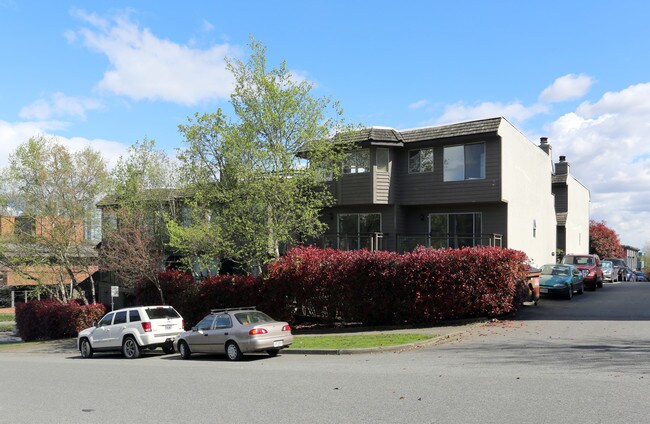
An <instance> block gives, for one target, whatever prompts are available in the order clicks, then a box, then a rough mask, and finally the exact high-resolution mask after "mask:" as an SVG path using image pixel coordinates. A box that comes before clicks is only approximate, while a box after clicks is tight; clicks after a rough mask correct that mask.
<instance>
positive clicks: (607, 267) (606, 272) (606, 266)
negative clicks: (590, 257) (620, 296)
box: [600, 261, 618, 283]
mask: <svg viewBox="0 0 650 424" xmlns="http://www.w3.org/2000/svg"><path fill="white" fill-rule="evenodd" d="M600 265H601V267H602V268H603V281H609V282H610V283H613V282H614V281H616V280H617V279H618V273H617V271H615V270H614V264H612V262H611V261H602V262H601V263H600Z"/></svg>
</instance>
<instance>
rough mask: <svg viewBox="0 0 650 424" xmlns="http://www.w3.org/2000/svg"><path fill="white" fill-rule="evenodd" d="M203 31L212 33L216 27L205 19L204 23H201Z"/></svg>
mask: <svg viewBox="0 0 650 424" xmlns="http://www.w3.org/2000/svg"><path fill="white" fill-rule="evenodd" d="M201 29H202V30H203V31H205V32H210V31H212V30H214V25H212V24H211V23H210V21H207V20H205V19H204V20H203V22H201Z"/></svg>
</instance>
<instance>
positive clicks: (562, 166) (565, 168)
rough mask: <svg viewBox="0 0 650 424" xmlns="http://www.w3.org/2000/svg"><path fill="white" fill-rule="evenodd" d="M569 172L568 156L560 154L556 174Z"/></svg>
mask: <svg viewBox="0 0 650 424" xmlns="http://www.w3.org/2000/svg"><path fill="white" fill-rule="evenodd" d="M568 173H569V162H567V161H566V156H560V161H559V162H558V163H556V164H555V175H564V174H568Z"/></svg>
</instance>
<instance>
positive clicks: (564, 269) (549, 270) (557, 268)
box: [542, 265, 570, 276]
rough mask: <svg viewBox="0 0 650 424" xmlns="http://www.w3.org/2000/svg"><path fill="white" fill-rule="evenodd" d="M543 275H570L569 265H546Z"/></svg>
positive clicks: (543, 268)
mask: <svg viewBox="0 0 650 424" xmlns="http://www.w3.org/2000/svg"><path fill="white" fill-rule="evenodd" d="M542 275H562V276H566V275H570V271H569V267H568V266H562V265H544V266H543V267H542Z"/></svg>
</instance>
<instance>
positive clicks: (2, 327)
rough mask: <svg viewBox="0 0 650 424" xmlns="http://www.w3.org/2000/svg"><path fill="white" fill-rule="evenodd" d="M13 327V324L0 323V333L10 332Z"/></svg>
mask: <svg viewBox="0 0 650 424" xmlns="http://www.w3.org/2000/svg"><path fill="white" fill-rule="evenodd" d="M13 328H14V326H13V324H4V323H2V322H0V331H11V330H13Z"/></svg>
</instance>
